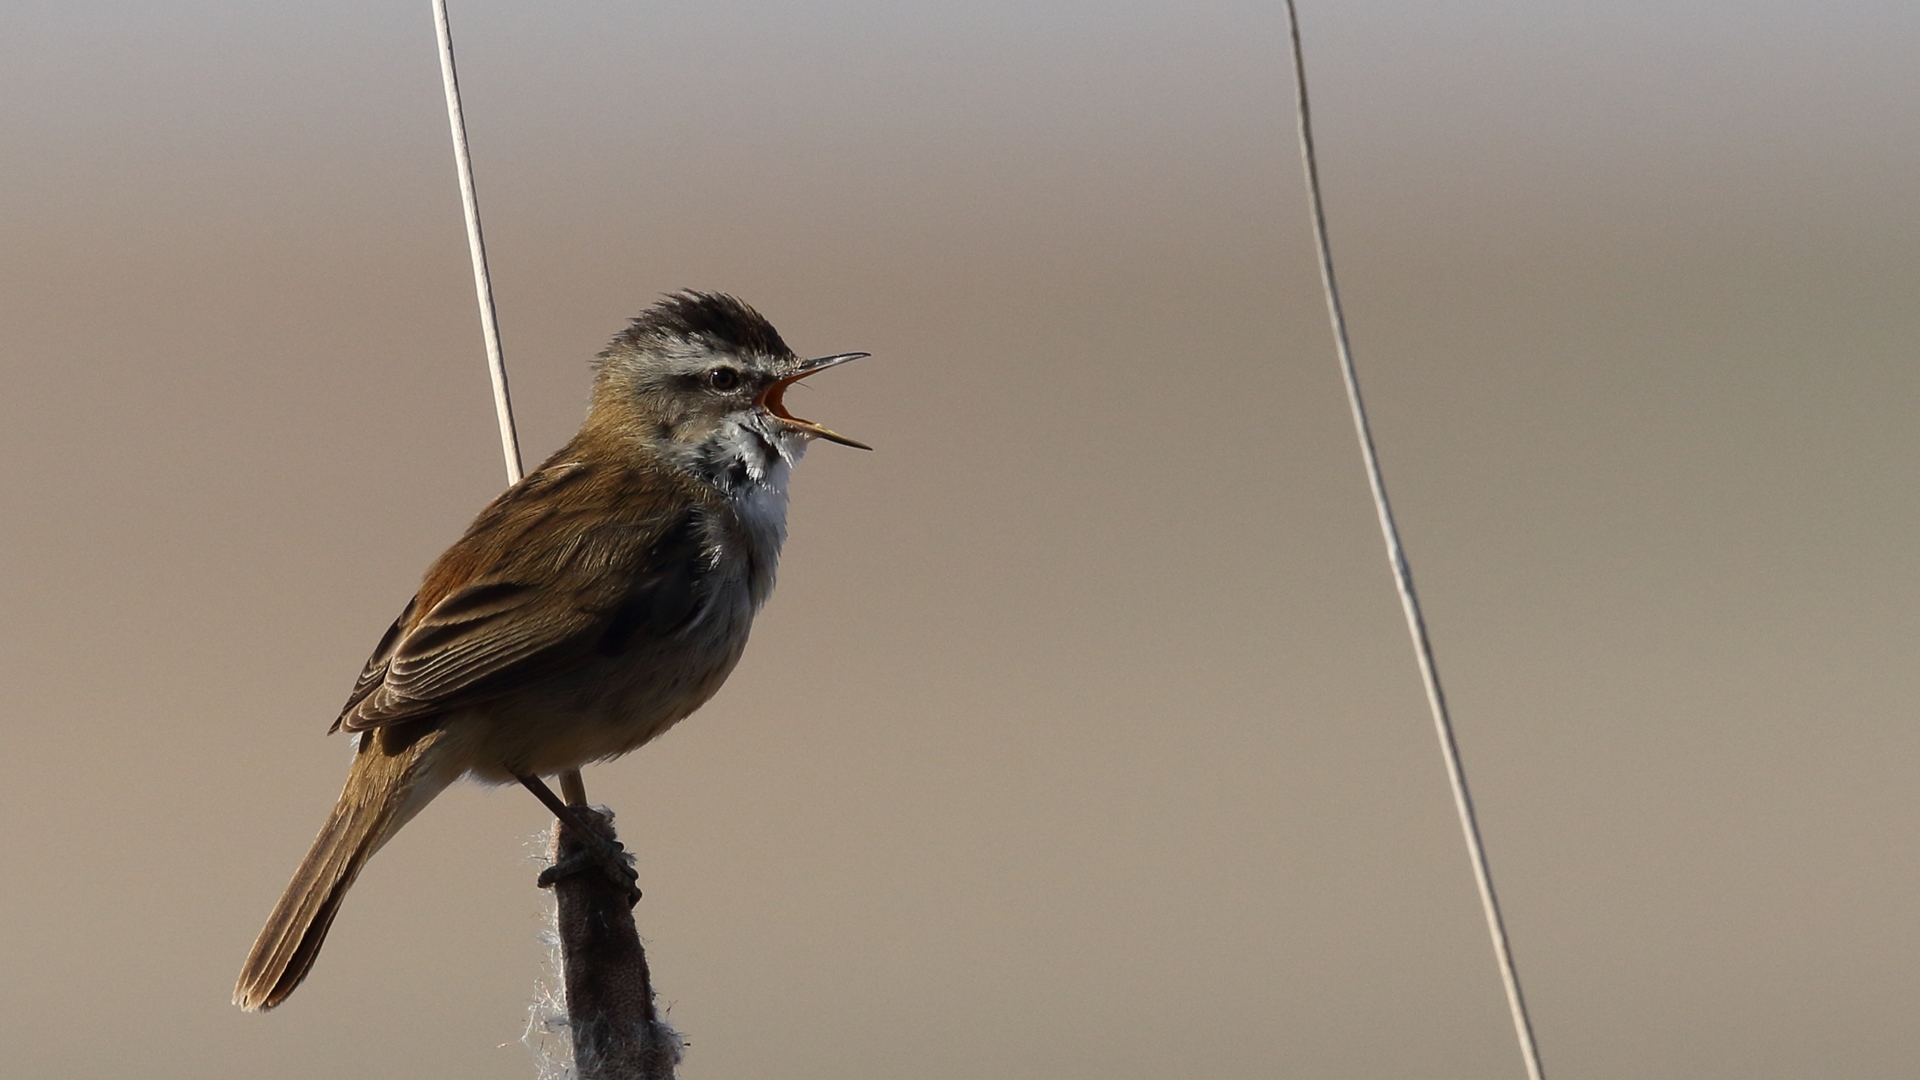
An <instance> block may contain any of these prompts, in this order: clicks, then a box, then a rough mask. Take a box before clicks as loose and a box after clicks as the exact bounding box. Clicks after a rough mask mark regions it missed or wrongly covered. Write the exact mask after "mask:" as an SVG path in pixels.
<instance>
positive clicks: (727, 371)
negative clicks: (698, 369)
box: [707, 367, 740, 394]
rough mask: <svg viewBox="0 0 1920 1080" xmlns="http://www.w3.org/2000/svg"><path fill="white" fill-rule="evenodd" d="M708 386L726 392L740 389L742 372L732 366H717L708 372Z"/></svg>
mask: <svg viewBox="0 0 1920 1080" xmlns="http://www.w3.org/2000/svg"><path fill="white" fill-rule="evenodd" d="M707 387H708V388H709V389H712V390H718V391H720V392H721V393H723V394H724V393H726V392H727V391H729V390H738V389H740V373H739V372H738V371H736V370H734V369H733V368H730V367H717V368H714V369H713V370H712V371H709V372H707Z"/></svg>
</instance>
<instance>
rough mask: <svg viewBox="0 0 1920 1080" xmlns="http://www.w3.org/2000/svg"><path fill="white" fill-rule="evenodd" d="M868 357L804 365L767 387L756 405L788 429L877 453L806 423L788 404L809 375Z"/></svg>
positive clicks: (830, 358)
mask: <svg viewBox="0 0 1920 1080" xmlns="http://www.w3.org/2000/svg"><path fill="white" fill-rule="evenodd" d="M868 355H870V354H869V353H863V352H850V353H841V354H840V355H838V356H823V357H821V358H820V359H818V360H808V361H806V362H805V363H803V364H801V365H800V370H799V371H796V372H794V373H793V374H791V375H789V376H787V377H786V378H784V379H781V380H779V381H778V382H776V383H774V384H773V385H771V386H769V387H767V388H766V389H765V390H762V391H761V392H760V400H759V401H758V402H756V404H758V405H759V406H760V407H761V408H763V409H765V410H767V411H768V412H770V413H772V414H773V415H775V416H777V417H779V418H780V419H781V420H783V421H785V422H786V424H787V426H789V427H795V428H799V429H800V430H801V431H805V432H808V433H809V434H813V435H818V436H820V437H821V438H823V439H826V440H827V441H829V442H837V443H839V444H840V445H842V446H852V447H856V448H858V449H861V450H871V449H873V447H871V446H868V445H867V444H866V443H863V442H856V441H854V440H853V439H849V438H847V437H846V436H845V435H842V434H840V433H839V432H837V431H831V430H829V429H827V428H824V427H822V426H820V425H819V424H816V423H814V422H813V421H811V420H802V419H800V418H799V417H797V416H795V415H793V414H792V413H790V412H788V411H787V405H786V401H785V400H784V399H785V397H786V393H787V387H789V386H792V385H793V384H794V383H797V382H799V381H800V380H801V379H804V378H806V377H807V376H809V375H814V374H818V373H819V372H822V371H825V370H827V369H828V368H830V367H839V366H840V365H841V364H844V363H846V362H847V361H849V360H858V359H860V358H861V357H863V356H868Z"/></svg>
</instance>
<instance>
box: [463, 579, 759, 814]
mask: <svg viewBox="0 0 1920 1080" xmlns="http://www.w3.org/2000/svg"><path fill="white" fill-rule="evenodd" d="M716 607H719V608H722V609H733V610H723V611H720V612H716V611H713V610H712V609H710V610H709V615H708V617H707V618H704V619H701V620H698V622H697V623H696V625H694V626H693V627H691V628H689V630H688V631H687V633H686V634H685V635H684V636H681V637H675V638H671V639H667V640H662V641H653V642H643V643H639V644H636V645H635V646H633V647H632V648H630V649H629V650H628V651H626V652H623V653H621V654H620V655H617V656H608V657H596V658H595V659H594V660H592V661H591V662H589V663H588V664H586V665H584V666H582V667H579V668H575V669H574V670H572V671H569V672H566V673H564V674H561V675H557V676H555V677H553V678H550V679H546V680H544V681H542V682H540V683H538V684H535V685H533V686H530V687H527V688H526V689H524V690H521V691H519V692H517V693H515V694H511V695H509V696H507V697H504V698H499V699H496V700H495V701H491V702H487V703H484V704H482V705H478V706H475V707H474V716H473V719H474V720H475V721H478V722H477V723H475V724H474V725H473V729H474V730H475V731H476V733H477V735H478V737H477V739H476V740H475V744H474V747H473V751H474V752H473V755H472V758H471V760H472V761H473V765H472V767H471V768H472V772H473V774H474V775H475V776H476V777H478V778H479V779H482V780H487V781H491V782H494V783H507V782H511V781H512V780H513V779H514V778H515V777H516V776H519V775H528V774H531V775H536V776H539V775H548V776H550V775H552V774H554V773H557V772H560V771H562V770H564V769H575V768H579V767H580V766H582V765H585V764H587V763H588V762H592V761H604V760H606V759H608V758H615V757H619V756H620V755H622V754H625V753H627V752H629V751H631V750H635V749H638V748H639V747H640V746H641V745H643V744H645V743H646V742H648V741H649V740H651V739H652V738H654V737H655V736H656V735H659V734H660V733H661V732H663V731H665V730H667V729H668V728H670V727H672V726H673V725H674V724H676V723H678V722H679V721H681V720H682V719H685V718H686V717H687V715H688V714H690V713H692V712H693V711H694V710H695V709H698V708H699V707H700V706H702V705H704V704H706V702H707V699H709V698H711V697H713V695H714V694H715V693H717V692H718V691H719V689H720V686H721V684H723V683H724V682H726V680H727V676H728V675H729V674H731V673H732V672H733V668H734V665H736V664H737V663H739V661H740V656H741V653H742V652H744V651H745V649H746V645H747V631H748V628H749V626H750V624H751V622H752V612H751V609H750V608H749V607H748V606H747V605H745V604H740V605H734V604H721V605H716Z"/></svg>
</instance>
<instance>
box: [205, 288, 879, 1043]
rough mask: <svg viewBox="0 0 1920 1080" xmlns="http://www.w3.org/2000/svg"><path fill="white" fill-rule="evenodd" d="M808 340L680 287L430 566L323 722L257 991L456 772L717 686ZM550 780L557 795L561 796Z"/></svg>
mask: <svg viewBox="0 0 1920 1080" xmlns="http://www.w3.org/2000/svg"><path fill="white" fill-rule="evenodd" d="M865 355H866V354H865V353H843V354H841V355H838V356H828V357H823V358H821V359H818V360H802V359H800V358H799V357H798V356H796V355H794V353H793V351H792V350H791V349H788V348H787V345H786V343H785V342H784V341H782V340H781V339H780V334H779V333H778V332H777V331H775V330H774V328H773V326H772V325H771V324H769V323H768V322H767V320H766V319H764V318H762V317H761V316H760V314H759V313H758V312H756V311H754V310H753V309H752V308H750V307H748V306H747V305H746V304H744V303H742V302H740V301H739V300H736V299H734V298H733V297H731V296H725V295H719V294H713V293H697V292H683V293H678V294H675V295H672V296H669V297H667V298H665V299H663V300H662V301H661V302H660V303H658V304H656V305H654V306H653V307H651V308H649V309H648V310H647V311H645V312H643V313H642V314H641V315H640V316H639V317H638V318H636V319H634V320H633V322H632V324H631V325H630V326H629V327H628V328H627V329H626V331H625V332H623V333H621V334H620V335H619V336H618V337H616V338H614V339H613V342H612V343H611V344H609V345H608V346H607V348H606V350H605V351H604V352H602V353H601V354H600V357H599V363H598V365H597V369H596V372H595V377H594V382H593V398H592V404H591V406H590V408H589V410H588V413H587V419H586V422H585V423H584V424H583V425H581V428H580V431H579V433H578V434H577V435H575V436H574V437H573V439H572V441H570V442H568V443H567V445H566V446H565V447H563V448H561V449H560V451H559V452H558V453H556V454H554V455H553V456H552V457H550V458H548V459H547V460H546V462H545V463H544V464H542V465H541V466H540V468H538V469H536V470H535V471H534V472H532V473H530V474H529V475H528V476H527V477H526V478H525V479H524V480H522V481H520V482H519V483H518V484H515V485H514V486H513V487H511V488H509V489H508V490H507V491H506V492H504V493H503V494H501V495H500V496H499V497H498V498H496V499H494V500H493V502H492V503H491V504H489V505H488V506H487V508H486V509H485V510H482V511H481V512H480V516H479V517H478V518H476V519H475V520H474V522H473V524H472V525H471V526H469V527H468V529H467V532H466V535H464V536H462V537H461V538H460V540H459V541H458V542H457V543H455V544H454V545H453V547H451V548H449V549H448V550H447V552H446V553H445V554H443V555H441V556H440V558H439V559H438V560H436V561H435V562H434V564H433V566H432V567H431V568H430V569H428V571H427V575H426V579H425V581H424V582H423V583H422V584H421V586H420V591H419V592H418V593H417V594H415V595H414V597H413V599H412V600H411V601H409V602H408V603H407V606H406V608H405V609H404V610H403V611H401V613H400V617H399V618H398V619H396V620H394V623H393V627H392V628H391V629H389V630H388V631H387V633H386V636H385V637H383V638H381V640H380V644H379V646H378V647H376V648H375V649H374V651H373V656H372V658H370V659H369V660H368V661H367V666H366V669H365V670H364V671H362V672H361V674H360V679H359V681H358V682H357V683H356V684H355V685H354V688H353V693H352V694H351V695H349V696H348V698H347V704H346V707H345V708H344V709H342V710H341V712H340V717H339V719H337V720H335V721H334V723H333V728H332V729H331V730H335V731H338V730H343V729H344V730H345V731H347V732H348V733H349V734H350V735H352V736H353V739H354V755H353V765H352V768H351V770H350V771H349V772H348V774H347V784H346V789H345V790H344V791H342V792H341V793H340V801H339V803H338V805H336V806H335V807H334V809H333V814H332V815H331V816H330V817H328V818H327V823H326V825H325V826H324V827H323V828H322V829H321V830H320V835H319V837H318V838H317V839H316V840H314V842H313V847H312V849H311V850H309V851H308V852H307V857H306V859H305V860H304V861H302V862H301V864H300V868H299V869H298V870H296V871H295V872H294V875H293V881H292V883H291V884H289V885H288V886H287V891H286V894H285V895H284V896H282V897H281V898H280V903H279V904H278V905H277V906H276V907H275V908H274V910H273V915H272V916H271V917H270V918H268V920H267V925H266V929H264V930H262V931H261V932H260V937H259V939H258V940H257V941H255V942H254V945H253V952H252V953H251V954H250V955H249V956H248V957H247V962H246V966H245V968H243V969H242V971H241V973H240V981H239V984H238V985H237V986H236V987H235V988H234V992H233V1000H234V1003H235V1004H237V1005H239V1006H240V1007H241V1008H243V1009H247V1010H249V1011H252V1010H256V1009H271V1008H273V1007H274V1006H275V1005H278V1004H280V1003H281V1002H282V1001H284V1000H286V997H287V995H288V994H291V993H292V992H293V989H294V987H296V986H298V985H300V981H301V980H302V979H304V978H305V977H306V975H307V972H308V970H310V969H311V968H312V966H313V961H314V957H315V956H316V955H318V953H319V951H320V945H321V943H322V942H323V941H324V940H325V939H326V936H327V929H328V927H330V926H331V925H332V923H333V919H334V916H335V915H336V914H337V913H338V912H339V909H340V901H341V899H342V898H343V897H344V896H345V895H346V892H347V889H348V887H349V886H351V885H352V884H353V881H354V878H355V877H356V876H358V875H359V873H360V868H361V867H362V866H364V865H365V864H366V861H367V859H368V858H369V857H370V856H371V855H372V854H373V853H374V852H375V851H377V850H379V848H380V846H381V845H382V844H384V843H386V842H387V840H388V839H389V838H391V837H392V836H393V834H394V833H395V832H397V831H398V830H399V829H400V827H401V826H402V825H404V824H406V823H407V821H408V820H410V819H411V818H412V817H413V816H414V815H415V814H418V813H419V812H420V810H421V808H422V807H424V806H425V805H426V804H427V803H428V802H429V801H430V800H432V799H433V797H434V796H435V795H438V794H439V793H440V792H441V791H443V790H444V789H445V788H446V787H447V786H448V785H449V784H451V783H453V782H454V781H455V780H457V779H459V778H460V777H462V776H473V777H476V778H478V779H480V780H482V781H486V782H490V783H510V782H515V781H518V782H521V783H525V784H527V785H528V786H529V787H532V788H535V789H536V792H537V793H538V792H544V791H545V790H546V789H545V786H544V785H543V784H542V783H541V782H540V781H539V779H538V778H539V777H540V776H543V775H552V774H554V773H558V772H561V771H563V770H567V769H574V768H578V767H579V766H581V765H583V764H585V763H587V762H591V761H604V760H606V759H608V758H614V757H618V756H620V755H621V754H625V753H627V752H628V751H630V750H633V749H635V748H637V747H639V746H641V745H642V744H644V743H646V742H647V741H648V740H649V739H652V738H653V737H654V736H656V735H658V734H660V733H661V732H663V731H665V730H666V729H667V728H669V727H671V726H672V725H673V724H674V723H675V722H677V721H679V720H680V719H682V718H683V717H685V716H687V715H688V714H689V713H691V712H693V711H694V710H695V709H697V708H699V707H700V706H701V705H702V704H704V703H705V702H706V701H707V699H708V698H710V697H712V696H713V695H714V693H715V692H716V691H717V690H719V689H720V684H721V683H723V682H725V681H726V678H727V675H728V674H729V673H730V672H732V671H733V667H734V665H735V664H736V663H737V662H738V661H739V659H740V654H741V652H742V651H743V650H744V649H745V648H746V644H747V632H748V630H749V628H750V627H751V626H752V623H753V616H754V613H755V612H757V611H758V610H759V609H760V606H761V605H762V604H764V603H765V602H766V600H767V596H768V594H769V593H771V592H772V590H773V578H774V567H775V563H776V562H777V560H778V559H779V556H780V546H781V543H782V541H783V540H784V539H785V538H786V514H787V477H788V474H789V471H790V470H791V469H792V467H793V465H794V463H795V462H797V461H799V459H800V457H801V455H802V454H803V453H805V451H806V448H807V444H808V443H809V442H810V441H812V440H813V439H815V438H822V439H828V440H831V441H833V442H838V443H844V444H846V445H848V446H856V447H860V448H861V449H868V447H866V446H864V445H863V444H861V443H857V442H854V441H853V440H851V439H848V438H845V437H844V436H841V435H837V434H835V433H833V432H832V431H829V430H827V429H826V428H824V427H821V426H820V425H819V424H816V423H814V422H813V421H811V420H802V419H800V418H798V417H796V416H794V415H792V414H791V413H789V412H788V411H787V409H786V406H785V404H784V403H783V395H784V394H785V392H786V390H787V388H788V387H790V386H792V385H793V384H794V383H795V382H797V381H799V380H800V379H803V378H806V377H807V376H809V375H812V374H814V373H816V372H820V371H824V370H826V369H827V368H830V367H833V366H835V365H837V364H841V363H844V362H846V361H848V360H853V359H857V358H859V357H862V356H865ZM549 797H550V796H549Z"/></svg>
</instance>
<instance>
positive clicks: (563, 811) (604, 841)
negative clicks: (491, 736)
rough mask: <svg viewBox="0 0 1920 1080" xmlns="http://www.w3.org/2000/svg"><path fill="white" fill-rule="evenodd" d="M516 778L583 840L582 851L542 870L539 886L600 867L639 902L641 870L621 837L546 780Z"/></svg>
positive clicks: (629, 895) (544, 886) (632, 900)
mask: <svg viewBox="0 0 1920 1080" xmlns="http://www.w3.org/2000/svg"><path fill="white" fill-rule="evenodd" d="M515 779H516V780H519V781H520V786H522V787H524V788H526V789H527V790H528V791H531V792H533V797H534V798H536V799H539V800H540V802H541V803H542V804H544V805H545V806H546V808H547V809H548V810H551V811H553V816H554V817H556V818H558V819H560V823H561V824H562V825H564V826H566V827H567V828H568V829H569V830H571V831H572V832H573V835H574V836H576V837H577V838H579V840H580V842H581V849H580V850H579V851H577V852H575V853H574V854H573V855H570V856H568V857H566V858H564V859H561V860H560V861H559V862H556V863H554V864H553V865H552V866H549V867H547V868H546V869H545V870H543V871H541V873H540V880H539V884H540V887H541V888H543V889H545V888H549V887H551V886H552V885H553V883H554V882H556V881H558V880H560V879H561V878H563V877H566V876H568V875H570V874H577V873H580V872H581V871H583V870H586V869H589V868H593V867H598V868H599V869H601V870H604V871H605V872H606V875H607V877H608V878H610V879H611V880H612V881H613V883H614V884H615V885H618V886H621V887H622V888H624V889H626V890H627V895H628V897H629V899H630V901H631V902H636V903H637V902H638V901H639V899H640V884H639V883H640V874H639V871H637V870H635V869H634V868H633V857H632V856H631V855H628V854H627V850H626V848H624V847H621V846H620V841H618V840H613V839H609V838H608V837H606V836H604V835H602V834H601V832H600V830H598V829H596V828H594V827H593V826H592V825H590V824H588V823H587V820H586V819H585V818H583V817H581V815H580V812H579V810H577V809H576V808H574V807H571V806H568V805H567V804H566V803H564V802H562V801H560V796H558V795H555V794H554V793H553V789H552V788H550V787H548V786H547V782H546V781H545V780H542V779H540V778H539V777H537V776H532V775H526V776H517V777H515Z"/></svg>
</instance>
